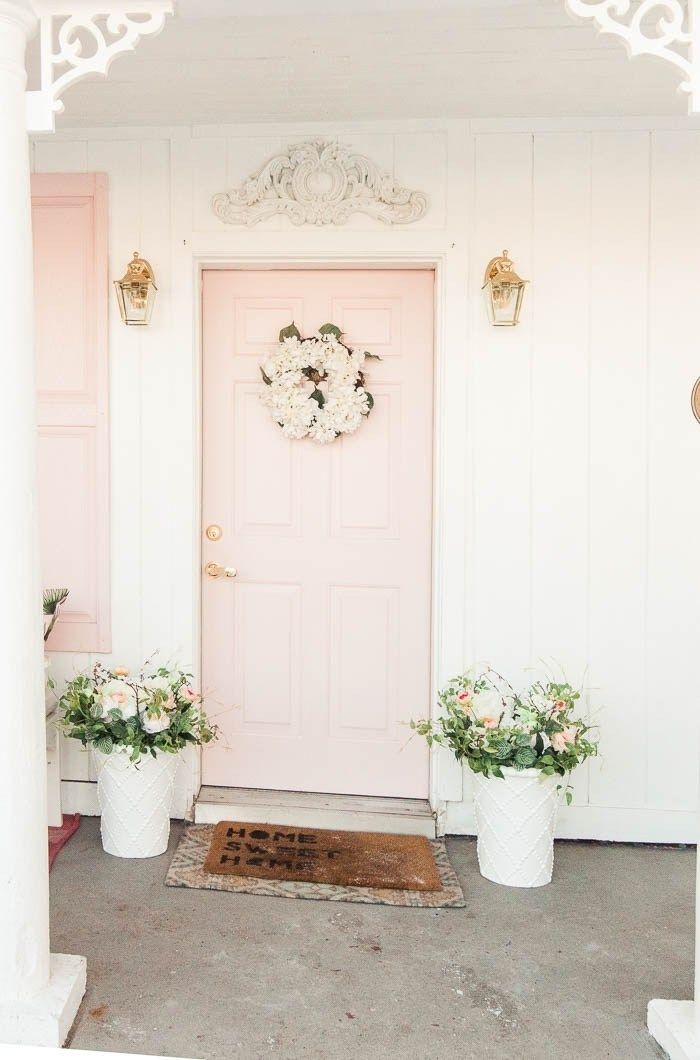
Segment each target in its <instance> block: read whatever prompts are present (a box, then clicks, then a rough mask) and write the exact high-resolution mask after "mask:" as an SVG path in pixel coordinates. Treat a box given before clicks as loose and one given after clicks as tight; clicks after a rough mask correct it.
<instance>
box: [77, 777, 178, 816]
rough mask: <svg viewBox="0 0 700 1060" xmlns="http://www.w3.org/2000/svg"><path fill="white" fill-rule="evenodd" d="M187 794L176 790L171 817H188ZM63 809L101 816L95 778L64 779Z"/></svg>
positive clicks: (81, 814) (85, 814)
mask: <svg viewBox="0 0 700 1060" xmlns="http://www.w3.org/2000/svg"><path fill="white" fill-rule="evenodd" d="M185 800H186V796H185V795H184V793H182V792H179V791H177V790H176V792H175V799H174V802H173V808H172V811H171V817H172V818H173V819H174V820H178V821H181V820H183V819H189V818H188V808H187V807H186V806H185ZM61 810H62V812H63V813H79V814H80V816H81V817H99V816H100V807H99V805H98V802H97V783H96V781H94V780H62V781H61Z"/></svg>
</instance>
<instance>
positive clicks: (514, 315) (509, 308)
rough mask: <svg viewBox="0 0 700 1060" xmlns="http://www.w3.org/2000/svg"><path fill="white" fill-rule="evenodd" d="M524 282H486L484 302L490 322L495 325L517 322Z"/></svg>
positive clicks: (501, 325)
mask: <svg viewBox="0 0 700 1060" xmlns="http://www.w3.org/2000/svg"><path fill="white" fill-rule="evenodd" d="M524 287H525V284H524V283H522V282H520V283H509V282H507V281H506V282H503V281H498V280H496V281H495V282H492V283H489V284H487V287H486V304H487V307H488V311H489V317H490V320H491V323H492V324H494V325H495V326H496V327H513V326H514V325H515V324H517V323H518V318H519V317H520V307H521V305H522V300H523V290H524Z"/></svg>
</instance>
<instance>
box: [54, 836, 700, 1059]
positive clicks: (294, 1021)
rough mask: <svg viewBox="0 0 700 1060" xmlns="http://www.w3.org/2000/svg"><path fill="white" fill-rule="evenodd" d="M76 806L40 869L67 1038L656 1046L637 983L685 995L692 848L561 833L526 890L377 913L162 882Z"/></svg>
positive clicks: (386, 1049)
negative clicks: (71, 1022) (116, 851)
mask: <svg viewBox="0 0 700 1060" xmlns="http://www.w3.org/2000/svg"><path fill="white" fill-rule="evenodd" d="M181 830H182V825H180V824H179V823H178V824H175V825H174V827H173V834H172V837H171V844H170V851H169V853H168V854H167V855H164V856H163V857H161V858H155V859H153V860H150V861H142V862H135V861H133V862H130V861H120V860H118V859H116V858H112V857H110V856H109V855H107V854H104V853H103V852H102V849H101V846H100V841H99V822H98V821H97V820H96V819H89V818H88V819H84V820H83V822H82V824H81V827H80V830H79V831H78V833H77V835H76V836H75V837H74V838H73V839H72V840H71V842H70V843H69V844H68V846H67V847H66V848H65V849H64V850H63V851H62V852H61V854H60V855H59V857H58V860H57V862H56V865H55V868H54V870H53V872H52V874H51V898H52V907H51V908H52V949H53V950H54V951H57V952H64V953H79V954H83V955H85V956H87V959H88V992H87V996H86V998H85V1001H84V1002H83V1006H82V1008H81V1011H80V1014H79V1016H78V1020H77V1022H76V1025H75V1029H74V1034H73V1037H72V1042H71V1044H72V1046H73V1047H74V1048H76V1049H77V1048H81V1049H102V1050H114V1051H118V1052H125V1053H128V1052H139V1053H152V1054H155V1055H171V1056H181V1057H196V1058H203V1060H231V1058H233V1057H241V1058H245V1060H249V1058H250V1060H254V1058H255V1060H257V1058H259V1057H279V1058H283V1060H301V1058H304V1060H315V1058H318V1060H336V1058H338V1060H340V1058H345V1057H348V1058H350V1057H352V1058H364V1057H370V1056H378V1057H385V1058H392V1060H393V1058H402V1060H403V1058H406V1060H432V1058H435V1060H438V1058H445V1057H450V1058H452V1057H454V1058H460V1060H467V1058H471V1057H474V1058H476V1057H478V1058H480V1060H481V1058H501V1057H513V1058H528V1060H530V1058H532V1060H535V1058H537V1060H543V1058H550V1057H551V1058H554V1057H556V1058H557V1060H571V1058H578V1057H585V1058H587V1060H588V1058H590V1060H599V1058H601V1060H602V1058H603V1057H614V1058H619V1057H628V1058H630V1060H643V1058H646V1057H658V1056H661V1055H662V1054H661V1051H660V1050H659V1049H658V1048H657V1046H656V1045H655V1043H654V1042H653V1040H652V1039H651V1038H650V1037H649V1036H648V1034H647V1032H646V1029H645V1017H646V1004H647V1001H648V1000H649V999H650V998H652V997H668V998H688V997H690V996H691V989H692V970H693V964H692V960H693V939H692V926H693V893H694V869H695V858H694V851H692V850H689V849H685V850H678V849H662V848H653V847H647V848H640V847H630V846H606V845H594V844H587V843H558V844H557V849H556V864H555V878H554V882H553V883H552V885H551V886H549V887H545V888H542V889H540V890H535V891H517V890H509V889H506V888H500V887H498V886H495V885H494V884H489V883H487V881H485V880H483V879H482V878H481V877H480V876H479V873H478V869H477V864H476V847H475V843H474V841H473V840H470V839H457V838H455V839H450V840H448V843H449V851H450V857H451V859H452V863H453V865H454V866H455V869H456V870H457V872H458V873H459V876H460V879H461V881H462V885H463V887H464V892H465V896H466V899H467V908H466V909H459V910H450V909H447V910H420V909H392V908H388V907H382V906H361V905H350V904H331V903H325V902H308V901H290V900H282V899H275V898H263V897H257V896H253V895H234V894H226V893H220V892H219V893H217V892H205V891H190V890H179V889H174V888H166V887H164V886H163V877H164V874H165V871H166V867H167V865H168V858H169V856H170V853H171V852H172V850H173V849H174V846H175V843H176V842H177V839H178V838H179V836H180V834H181Z"/></svg>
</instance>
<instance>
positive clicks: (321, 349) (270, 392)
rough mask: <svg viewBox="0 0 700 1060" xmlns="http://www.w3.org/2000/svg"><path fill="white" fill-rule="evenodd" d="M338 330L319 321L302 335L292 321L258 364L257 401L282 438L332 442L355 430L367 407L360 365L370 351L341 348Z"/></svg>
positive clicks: (369, 398)
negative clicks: (259, 398) (306, 335)
mask: <svg viewBox="0 0 700 1060" xmlns="http://www.w3.org/2000/svg"><path fill="white" fill-rule="evenodd" d="M342 334H343V333H342V331H341V330H340V328H338V327H336V325H335V324H324V325H323V327H321V328H319V330H318V331H317V332H316V334H315V335H313V336H312V337H311V338H308V339H303V338H302V337H301V334H300V332H299V330H298V328H297V327H296V325H295V324H293V323H292V324H290V325H289V327H286V328H283V329H282V331H280V334H279V346H278V347H277V349H276V350H275V352H274V353H273V354H272V356H271V357H269V358H268V360H267V361H266V362H265V364H264V365H262V366H261V368H260V372H261V374H262V377H263V382H264V383H265V384H266V389H265V391H264V392H263V394H262V402H263V404H264V405H266V406H267V408H269V410H270V414H271V416H272V418H273V419H274V420H276V421H277V423H278V424H279V425H280V427H281V428H282V433H283V434H285V435H286V436H287V438H306V437H308V438H311V439H312V440H313V441H314V442H321V443H325V442H332V441H334V440H335V439H336V438H337V437H338V436H339V435H341V434H352V433H353V431H356V430H357V428H358V427H359V426H360V424H361V423H362V420H363V418H364V417H366V416H369V414H370V412H371V411H372V408H373V406H374V398H373V397H372V395H371V394H370V393H369V391H368V390H366V389H365V376H364V372H363V368H364V364H365V360H366V359H367V358H368V357H373V356H375V355H374V354H371V353H367V352H365V351H362V350H355V349H351V348H350V347H349V346H346V345H345V343H344V342H342V341H341V339H342ZM377 359H378V358H377Z"/></svg>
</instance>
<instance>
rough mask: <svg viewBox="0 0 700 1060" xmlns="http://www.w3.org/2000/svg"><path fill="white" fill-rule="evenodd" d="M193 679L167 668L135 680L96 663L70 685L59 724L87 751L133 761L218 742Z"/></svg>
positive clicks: (147, 672) (120, 670)
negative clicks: (114, 754)
mask: <svg viewBox="0 0 700 1060" xmlns="http://www.w3.org/2000/svg"><path fill="white" fill-rule="evenodd" d="M191 680H192V675H191V674H188V673H185V672H184V671H183V670H179V669H173V670H171V669H168V668H167V667H165V666H161V667H159V668H157V669H152V670H144V669H142V670H141V671H140V672H139V673H138V674H137V675H136V676H135V677H132V676H130V674H129V671H128V670H127V669H126V668H124V667H115V668H114V669H111V670H110V669H107V668H106V667H104V666H102V664H101V663H97V665H96V666H95V667H94V668H93V669H92V671H90V672H89V673H82V674H78V676H77V677H74V678H73V680H72V681H70V682H69V684H68V685H67V686H66V689H65V691H64V693H63V695H62V696H61V698H60V700H59V712H60V716H61V720H60V723H59V724H60V726H61V728H62V730H63V732H65V734H66V735H67V736H72V737H74V738H75V739H77V740H80V742H81V743H82V744H83V746H84V747H85V746H88V745H89V746H92V747H94V748H95V749H96V750H97V751H101V752H102V754H105V755H108V754H111V753H112V751H115V750H117V751H122V752H124V753H125V754H127V755H128V757H129V760H130V761H131V762H138V761H139V759H140V758H141V756H142V755H145V754H151V755H153V757H155V756H156V752H158V751H162V752H165V753H167V754H177V753H178V751H181V750H182V748H183V747H186V746H187V744H203V743H210V742H211V741H212V740H215V739H216V737H217V727H216V725H212V724H211V723H210V722H209V720H208V719H207V716H206V714H205V712H204V709H203V707H202V696H201V694H200V693H199V692H197V691H195V689H194V688H193V687H192V684H191Z"/></svg>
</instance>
